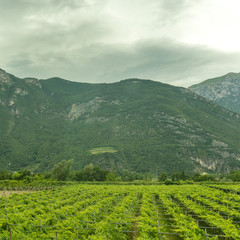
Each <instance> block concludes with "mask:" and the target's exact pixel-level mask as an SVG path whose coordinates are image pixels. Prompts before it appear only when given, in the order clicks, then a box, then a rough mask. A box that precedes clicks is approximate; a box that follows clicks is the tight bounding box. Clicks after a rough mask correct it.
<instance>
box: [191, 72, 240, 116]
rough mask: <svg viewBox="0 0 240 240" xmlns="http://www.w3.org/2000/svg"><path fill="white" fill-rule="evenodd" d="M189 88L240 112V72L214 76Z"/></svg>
mask: <svg viewBox="0 0 240 240" xmlns="http://www.w3.org/2000/svg"><path fill="white" fill-rule="evenodd" d="M189 89H190V90H191V91H193V92H195V93H197V94H199V95H201V96H203V97H205V98H207V99H210V100H212V101H214V102H216V103H217V104H219V105H221V106H223V107H225V108H228V109H230V110H231V111H234V112H237V113H240V73H228V74H226V75H224V76H221V77H217V78H212V79H209V80H206V81H204V82H202V83H199V84H196V85H193V86H191V87H189Z"/></svg>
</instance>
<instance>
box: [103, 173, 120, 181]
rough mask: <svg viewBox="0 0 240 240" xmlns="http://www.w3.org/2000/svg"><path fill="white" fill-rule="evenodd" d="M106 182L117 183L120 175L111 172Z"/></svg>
mask: <svg viewBox="0 0 240 240" xmlns="http://www.w3.org/2000/svg"><path fill="white" fill-rule="evenodd" d="M106 181H108V182H117V181H119V177H118V175H117V173H116V172H115V171H114V172H109V173H108V174H107V176H106Z"/></svg>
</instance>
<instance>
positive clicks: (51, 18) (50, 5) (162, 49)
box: [0, 0, 240, 86]
mask: <svg viewBox="0 0 240 240" xmlns="http://www.w3.org/2000/svg"><path fill="white" fill-rule="evenodd" d="M109 1H113V0H99V1H95V5H94V7H92V6H91V4H89V3H88V2H87V0H86V1H79V0H42V1H35V0H16V1H14V4H13V3H12V2H11V1H7V0H2V1H0V24H1V26H2V28H1V29H0V52H1V54H0V62H1V66H0V68H3V69H5V70H7V71H8V72H10V73H13V74H15V75H16V76H20V77H29V76H32V77H37V78H49V77H53V76H59V77H62V78H65V79H69V80H74V81H84V82H114V81H119V80H121V79H125V78H130V77H139V78H147V79H153V80H156V81H162V82H166V83H171V84H176V85H183V86H188V85H190V84H193V83H196V82H199V81H202V80H205V79H207V78H209V77H215V76H218V75H221V74H225V73H227V72H230V71H238V66H239V60H240V55H239V54H238V53H228V54H227V53H223V52H218V51H215V50H212V49H207V48H204V47H201V46H190V45H186V44H180V43H178V42H177V40H173V39H172V40H170V39H163V38H161V39H158V40H152V39H151V36H149V39H148V41H138V42H133V43H127V42H126V43H125V44H122V43H111V44H110V43H109V42H111V41H108V40H109V39H111V36H112V34H113V32H114V31H116V29H115V27H117V26H115V25H114V24H113V25H112V23H111V16H109V15H106V14H105V13H104V11H103V9H102V8H103V5H104V4H107V2H109ZM144 1H145V0H142V2H144ZM151 1H152V3H154V4H156V6H159V9H158V10H157V9H156V11H157V13H159V19H158V20H159V25H165V26H166V25H169V26H170V25H172V24H174V21H176V19H177V18H178V17H179V16H180V15H181V14H184V13H185V12H186V11H187V9H188V8H189V7H191V4H193V1H191V0H161V1H160V0H159V1H158V0H156V2H154V0H151ZM200 1H201V0H200ZM145 2H146V4H148V1H147V0H146V1H145ZM86 8H87V9H88V8H89V11H88V10H86ZM165 29H166V28H165ZM176 38H177V36H176Z"/></svg>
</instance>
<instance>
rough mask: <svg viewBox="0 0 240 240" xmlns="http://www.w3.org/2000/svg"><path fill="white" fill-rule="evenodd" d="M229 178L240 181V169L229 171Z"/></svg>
mask: <svg viewBox="0 0 240 240" xmlns="http://www.w3.org/2000/svg"><path fill="white" fill-rule="evenodd" d="M230 178H231V179H232V181H234V182H240V171H233V172H231V174H230Z"/></svg>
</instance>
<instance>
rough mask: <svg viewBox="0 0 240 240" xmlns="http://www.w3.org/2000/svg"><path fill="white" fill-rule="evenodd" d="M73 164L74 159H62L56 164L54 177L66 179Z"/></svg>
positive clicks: (59, 179)
mask: <svg viewBox="0 0 240 240" xmlns="http://www.w3.org/2000/svg"><path fill="white" fill-rule="evenodd" d="M72 164H73V159H70V160H68V161H66V160H62V161H61V162H59V163H57V164H55V165H54V167H53V170H52V176H53V178H55V179H57V180H58V181H65V180H66V179H67V177H68V176H69V174H70V172H71V168H72Z"/></svg>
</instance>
